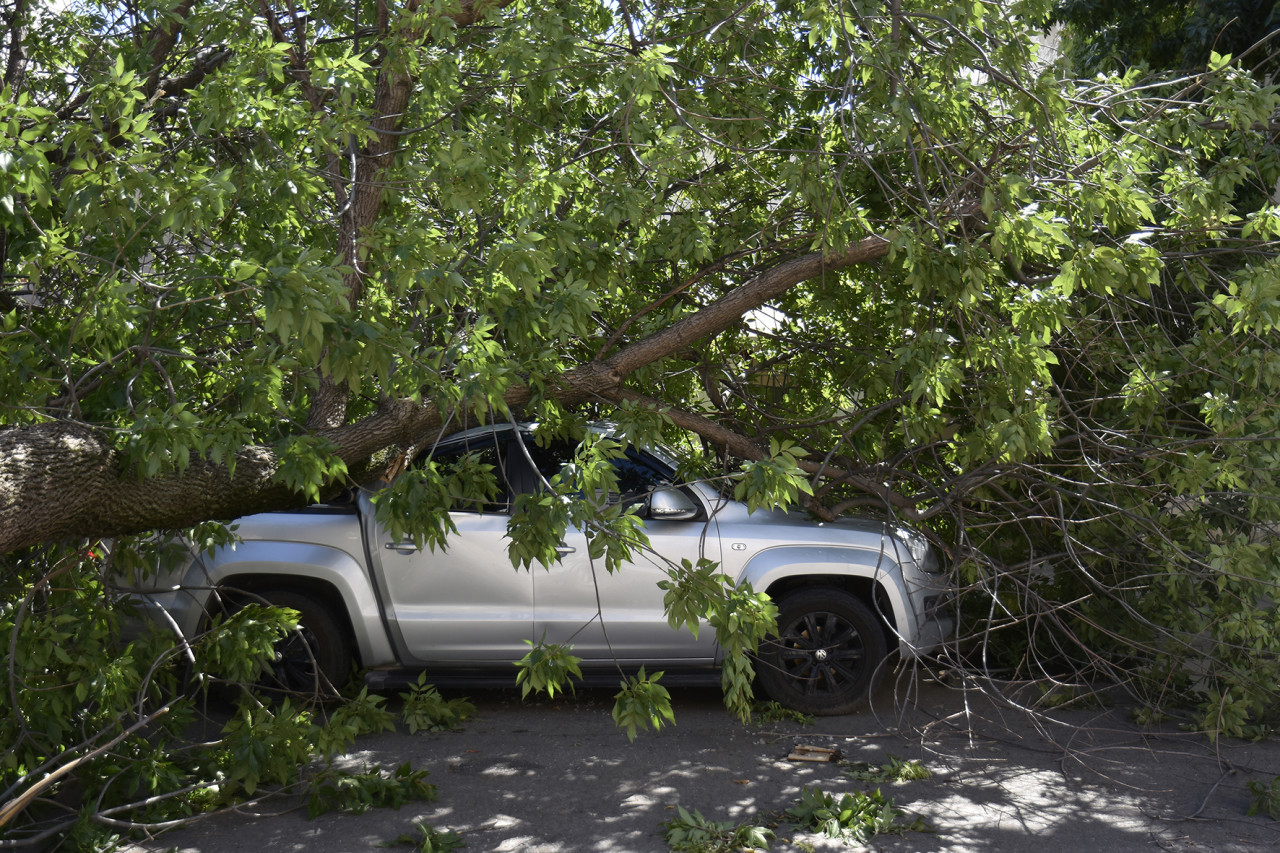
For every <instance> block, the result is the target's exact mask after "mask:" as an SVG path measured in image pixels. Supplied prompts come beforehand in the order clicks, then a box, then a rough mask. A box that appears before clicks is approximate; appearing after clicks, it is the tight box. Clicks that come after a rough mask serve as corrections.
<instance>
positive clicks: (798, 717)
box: [751, 700, 814, 726]
mask: <svg viewBox="0 0 1280 853" xmlns="http://www.w3.org/2000/svg"><path fill="white" fill-rule="evenodd" d="M751 716H752V719H754V720H756V721H757V722H760V723H798V724H799V725H802V726H811V725H813V722H814V717H813V715H812V714H806V713H804V712H803V711H797V710H795V709H794V708H788V707H787V706H785V705H780V704H778V703H777V702H774V701H772V700H771V701H768V702H757V703H756V704H755V705H753V706H752V708H751Z"/></svg>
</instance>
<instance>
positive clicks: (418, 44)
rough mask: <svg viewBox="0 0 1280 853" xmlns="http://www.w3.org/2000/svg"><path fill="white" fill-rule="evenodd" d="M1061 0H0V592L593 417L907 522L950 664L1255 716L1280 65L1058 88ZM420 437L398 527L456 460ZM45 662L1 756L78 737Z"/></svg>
mask: <svg viewBox="0 0 1280 853" xmlns="http://www.w3.org/2000/svg"><path fill="white" fill-rule="evenodd" d="M1052 6H1053V4H1052V3H1051V2H1049V0H966V2H945V3H944V2H936V0H885V1H884V2H882V0H815V2H790V0H783V2H776V3H773V2H770V3H755V2H747V3H719V2H708V3H703V4H696V5H689V6H673V5H671V4H668V3H665V2H632V0H627V2H619V3H596V2H592V0H559V1H558V2H554V3H543V4H528V3H523V2H492V3H480V2H462V3H452V2H449V1H448V0H438V2H429V3H424V2H418V0H409V2H405V3H402V4H395V3H390V2H386V0H372V2H361V0H356V2H353V3H343V4H337V3H329V2H318V3H315V4H313V5H312V6H311V7H310V8H309V9H306V10H303V9H301V8H299V7H297V6H296V5H293V4H283V5H282V4H272V3H269V2H266V0H263V2H259V3H238V2H231V3H216V4H215V3H201V2H198V0H177V2H152V1H151V0H145V1H144V2H140V3H133V4H113V3H74V4H69V5H64V4H43V3H40V2H36V0H7V2H6V3H5V5H4V6H3V7H2V8H3V15H4V18H5V21H6V23H7V34H6V35H5V40H4V45H3V48H2V49H0V57H3V62H2V63H0V67H2V68H3V69H4V72H3V73H4V89H3V95H2V96H0V264H2V265H0V276H2V277H0V314H2V315H3V329H2V330H0V355H2V356H3V364H4V369H3V370H0V552H2V553H6V554H7V555H8V556H7V557H6V558H5V560H6V562H5V566H6V568H5V572H6V575H5V596H6V598H5V600H6V602H13V604H12V605H10V604H6V607H8V608H9V609H8V610H5V611H4V613H5V614H8V615H6V616H5V617H4V619H3V620H0V624H4V625H5V627H6V629H7V630H8V631H9V632H10V633H11V634H12V636H14V637H20V636H26V635H24V634H22V632H23V631H25V630H30V631H33V632H35V633H32V634H31V636H32V637H35V636H37V635H38V634H39V631H46V630H48V631H53V630H55V629H54V628H53V627H50V626H52V625H54V624H55V623H56V621H57V619H58V618H61V616H64V615H66V613H67V612H71V611H69V610H67V609H66V608H69V607H70V606H71V605H70V604H68V602H67V600H66V599H58V598H57V596H56V595H55V594H54V590H61V591H62V592H63V593H66V594H69V595H73V597H75V596H79V598H76V600H77V601H80V600H81V599H83V601H84V602H85V603H83V606H84V607H87V608H90V610H91V611H92V612H95V613H96V612H97V611H96V610H93V609H92V608H93V607H94V606H96V605H94V602H100V601H101V598H102V592H101V589H100V587H98V586H95V585H94V584H95V581H94V580H93V578H94V577H96V575H95V572H96V564H95V563H94V562H93V561H92V560H86V559H84V557H83V553H84V552H83V550H82V549H80V546H81V544H82V543H85V542H89V541H92V540H95V539H97V538H101V537H122V536H126V535H130V534H144V533H146V532H148V531H153V530H159V529H173V528H185V527H190V526H193V525H197V524H200V523H201V522H204V521H207V520H210V519H228V518H233V517H236V516H239V515H242V514H245V513H247V512H251V511H256V510H263V509H271V508H282V507H287V506H295V505H301V504H305V503H307V502H309V501H312V500H314V499H316V498H317V497H321V496H324V495H327V494H330V493H332V492H334V491H336V490H339V489H342V488H345V487H346V486H348V485H350V484H352V483H360V482H366V481H368V480H369V479H371V478H373V477H375V476H377V475H379V474H382V473H385V472H386V471H387V470H389V469H391V468H393V467H394V466H396V465H397V464H398V460H400V459H402V458H403V457H404V456H405V455H406V454H410V453H414V452H416V451H417V450H419V449H421V448H424V447H429V446H431V444H432V442H434V441H435V440H436V438H437V437H438V436H439V435H440V434H442V433H444V432H449V431H453V430H456V429H460V428H462V427H464V426H467V425H472V424H475V423H477V422H480V421H489V420H505V419H508V418H519V419H531V420H538V421H540V422H542V423H544V424H547V425H549V427H553V428H557V429H561V430H564V431H572V430H573V429H574V425H575V424H580V423H581V421H583V420H585V419H589V418H601V417H603V418H607V419H611V420H614V421H616V422H618V423H619V424H620V425H621V427H622V428H623V431H624V433H625V434H628V435H637V436H639V435H653V434H656V433H657V432H659V431H665V432H666V433H667V434H668V436H669V437H672V438H674V437H675V435H676V433H677V431H680V434H684V435H688V434H693V435H696V436H698V437H700V439H701V440H702V442H701V444H699V445H690V444H686V453H687V454H688V455H689V456H690V457H691V458H693V457H700V458H701V459H702V464H703V465H704V468H705V467H707V466H711V467H717V468H718V470H719V471H720V472H722V473H723V474H724V475H726V476H736V477H738V478H739V479H740V480H741V482H742V483H743V486H742V488H743V489H744V490H745V493H746V494H747V495H748V496H749V497H751V498H752V499H753V500H756V501H758V502H761V503H787V502H791V501H793V500H797V499H798V500H800V501H802V502H803V503H804V505H805V506H806V507H807V508H808V509H809V510H810V511H811V512H814V513H816V514H818V515H820V516H824V517H832V516H835V515H839V514H841V513H845V512H850V511H863V512H874V513H876V514H879V515H881V516H884V517H888V518H892V519H897V520H902V521H907V522H911V523H913V524H916V525H919V526H921V527H922V528H924V529H926V530H927V531H928V532H929V534H930V535H931V537H932V538H933V540H934V542H935V544H937V545H938V546H939V547H940V548H941V549H942V550H943V551H944V553H945V554H946V555H947V556H948V558H949V560H950V563H951V566H952V572H953V575H954V578H955V581H956V586H957V589H958V590H960V592H961V593H962V595H963V599H962V600H964V601H969V602H973V601H975V600H976V601H980V602H981V604H980V606H978V607H970V608H966V609H965V610H964V612H965V613H966V614H977V615H972V616H971V617H966V620H965V621H964V623H963V624H964V631H965V634H964V636H962V637H960V638H957V643H956V644H955V646H954V647H953V648H952V649H951V653H952V654H953V656H954V662H956V663H957V664H960V665H968V663H969V662H971V661H973V660H980V661H985V662H986V665H987V666H988V667H989V670H988V674H990V675H995V676H999V677H1001V678H1008V679H1015V680H1016V679H1026V678H1033V677H1037V676H1040V675H1044V674H1052V675H1054V677H1055V678H1057V679H1058V680H1060V681H1061V680H1062V679H1063V678H1064V677H1065V678H1067V679H1068V680H1070V677H1074V676H1079V677H1080V679H1079V683H1080V684H1084V685H1087V684H1092V683H1095V682H1096V680H1097V679H1099V678H1103V679H1105V680H1106V681H1107V682H1108V683H1119V684H1122V685H1125V686H1127V687H1128V688H1129V689H1130V690H1131V691H1132V692H1133V693H1134V695H1136V696H1138V697H1139V698H1140V699H1142V701H1144V702H1146V703H1148V704H1149V705H1150V706H1151V707H1153V708H1156V709H1166V708H1167V707H1168V706H1170V705H1171V704H1176V703H1177V702H1190V703H1191V704H1193V705H1195V704H1198V706H1199V708H1200V716H1199V717H1198V718H1197V719H1198V720H1199V721H1200V722H1201V723H1202V724H1203V725H1204V726H1205V727H1206V728H1208V729H1210V730H1213V731H1229V732H1234V733H1240V732H1243V731H1246V730H1249V729H1248V727H1250V726H1254V725H1257V724H1258V723H1259V722H1260V721H1263V720H1265V718H1266V716H1267V714H1268V713H1270V712H1271V711H1273V710H1274V707H1275V699H1276V695H1275V684H1276V683H1277V681H1278V679H1277V676H1280V658H1278V657H1277V654H1278V653H1280V630H1278V629H1277V627H1276V625H1277V622H1276V620H1275V618H1274V612H1273V611H1274V604H1273V596H1274V587H1275V584H1276V582H1277V581H1280V558H1278V557H1277V550H1276V533H1277V525H1278V524H1280V499H1278V498H1280V488H1278V486H1277V483H1276V472H1277V470H1278V469H1280V439H1278V438H1277V436H1278V435H1280V407H1278V405H1277V403H1278V401H1280V355H1278V354H1277V352H1276V326H1277V323H1280V261H1277V258H1276V252H1275V248H1276V241H1277V239H1278V238H1280V208H1278V207H1277V203H1276V192H1277V180H1278V179H1280V156H1278V155H1280V147H1277V144H1276V143H1277V140H1276V133H1277V123H1276V122H1277V109H1280V98H1278V97H1277V94H1276V91H1275V89H1274V88H1273V87H1271V86H1269V85H1266V83H1265V82H1264V81H1262V80H1260V79H1259V78H1258V77H1256V76H1254V75H1251V74H1250V73H1248V71H1247V70H1245V69H1243V68H1242V67H1241V66H1240V65H1239V64H1238V63H1236V62H1234V61H1233V60H1232V58H1231V57H1230V56H1227V55H1226V54H1225V52H1222V53H1221V55H1220V53H1213V54H1212V55H1211V56H1208V57H1206V64H1205V65H1203V66H1202V67H1199V68H1197V69H1196V70H1195V72H1194V74H1193V75H1192V76H1190V77H1182V78H1179V79H1177V80H1171V81H1169V82H1167V83H1166V82H1161V80H1160V79H1158V78H1157V79H1150V78H1146V79H1143V80H1142V81H1141V85H1137V84H1138V83H1139V79H1138V78H1137V77H1136V76H1130V77H1127V78H1126V77H1116V78H1107V77H1096V78H1094V79H1090V80H1083V81H1076V80H1073V79H1069V78H1068V77H1066V76H1065V75H1064V73H1063V72H1062V70H1061V69H1060V68H1059V67H1058V66H1056V65H1055V64H1054V63H1053V62H1052V61H1051V60H1050V58H1049V57H1044V56H1040V55H1039V52H1038V50H1039V48H1038V45H1039V44H1040V40H1039V28H1040V27H1041V25H1042V24H1043V22H1044V21H1045V20H1047V18H1048V16H1049V15H1050V12H1051V11H1052V9H1051V7H1052ZM448 473H449V472H439V476H438V477H436V478H434V479H433V478H425V479H423V480H421V481H418V483H419V485H418V486H417V488H420V489H421V490H422V494H421V495H419V498H420V500H419V505H421V506H425V507H432V508H434V510H433V511H430V512H424V513H423V514H422V515H421V517H417V518H414V519H411V520H409V521H408V522H407V523H408V525H409V526H410V527H411V528H412V529H413V530H414V531H415V532H417V533H419V534H420V535H436V533H440V534H441V535H443V531H444V528H443V527H442V525H443V524H444V522H443V521H442V515H441V510H442V509H443V508H444V507H447V505H448V502H449V500H450V499H454V498H457V497H460V496H462V494H463V493H465V492H468V491H469V490H472V489H482V488H483V487H484V483H483V482H479V481H478V480H476V479H475V478H473V479H471V480H467V479H466V478H460V477H449V476H446V475H447V474H448ZM480 479H483V478H482V477H481V478H480ZM445 482H448V483H450V484H451V485H452V486H453V488H454V492H453V493H447V492H446V491H444V490H443V489H442V488H441V486H442V484H443V483H445ZM607 522H608V519H604V520H603V521H602V524H603V527H602V528H601V529H602V530H603V531H604V532H605V534H607V533H608V530H609V525H608V523H607ZM123 541H124V540H121V542H123ZM58 547H69V548H70V549H71V550H70V551H67V552H59V551H56V550H55V549H56V548H58ZM122 547H123V546H122ZM77 549H80V550H77ZM60 555H63V556H60ZM77 555H78V556H77ZM115 558H116V557H115V556H114V555H113V559H115ZM548 559H550V557H549V556H548ZM58 577H63V578H66V579H67V580H66V582H65V583H63V584H61V585H59V584H56V583H51V581H52V579H54V578H58ZM77 606H80V605H77ZM59 608H62V609H59ZM41 613H43V614H44V615H45V616H47V617H48V618H49V619H50V620H53V621H51V622H45V623H38V622H37V621H36V617H37V616H38V615H39V614H41ZM6 620H7V621H6ZM38 624H39V625H43V626H44V627H42V628H39V629H38V630H37V628H35V627H30V626H36V625H38ZM23 626H28V627H23ZM57 630H61V629H57ZM103 630H104V631H105V630H106V628H104V629H103ZM39 636H45V635H43V634H39ZM32 642H34V640H33V641H32ZM974 644H977V645H979V646H980V652H981V654H979V655H977V656H976V657H972V658H966V657H963V656H964V655H965V654H966V649H968V648H970V647H971V646H972V645H974ZM31 666H32V667H33V668H32V669H30V670H24V671H19V670H18V669H16V668H14V667H12V666H11V670H10V674H9V678H10V686H11V688H12V689H11V690H9V691H7V693H6V695H7V696H9V702H10V706H9V714H10V715H11V716H12V717H13V718H14V719H17V720H18V721H19V724H14V725H16V726H17V728H14V729H11V731H12V732H13V733H14V738H13V740H12V741H11V742H13V743H14V744H16V746H15V747H13V748H12V749H10V751H9V752H8V753H6V756H7V757H6V761H7V764H6V765H5V766H6V772H10V771H14V772H17V768H23V769H22V772H26V771H28V770H30V769H31V768H32V767H34V766H39V765H40V763H41V761H42V760H44V759H42V758H38V756H40V755H44V756H45V757H46V758H47V757H48V755H50V754H54V753H56V752H57V749H56V748H55V747H54V746H52V744H56V743H57V742H58V737H59V736H55V735H53V734H50V735H49V736H48V737H47V738H44V737H42V736H37V735H36V734H33V733H32V730H31V728H30V726H29V725H28V724H27V722H24V721H27V720H29V719H31V718H32V714H33V713H34V712H33V711H32V709H31V707H27V706H25V705H24V704H23V703H25V702H28V701H29V700H32V697H34V696H36V695H37V693H38V695H39V696H40V697H42V698H41V701H44V699H47V698H48V696H50V695H53V692H52V683H53V682H56V683H57V684H58V685H60V686H61V687H67V688H68V689H74V683H75V679H73V678H70V677H66V678H63V676H58V675H55V676H50V678H51V679H52V682H51V683H50V685H49V687H50V690H48V691H45V692H37V691H31V692H29V693H24V691H23V689H22V685H23V684H28V685H30V684H34V683H35V682H36V680H38V677H37V675H36V674H34V673H40V672H54V670H51V669H49V666H50V664H49V663H48V661H47V660H46V659H43V658H42V659H40V660H34V661H33V662H32V664H31ZM41 667H44V669H41ZM39 677H44V676H39ZM24 679H26V681H24ZM147 683H150V682H147ZM139 689H141V688H139ZM148 689H149V688H148ZM143 692H145V690H144V691H143ZM95 701H97V703H98V704H96V705H93V709H94V710H92V711H91V712H90V711H86V712H85V713H101V715H102V718H103V719H110V720H114V721H115V723H114V724H115V725H117V727H118V728H119V730H120V731H125V730H128V729H129V727H130V726H132V725H135V724H139V720H140V719H141V718H142V717H145V714H142V713H141V712H137V713H135V712H136V710H137V708H138V707H142V706H144V705H146V703H145V702H139V703H137V705H136V706H135V705H132V704H130V701H125V700H124V699H122V698H121V696H115V698H108V697H106V696H105V695H104V696H102V697H99V699H98V700H95ZM82 704H83V703H82ZM91 704H92V703H91ZM131 709H132V710H131ZM147 713H150V712H147ZM131 714H132V715H133V716H131ZM98 722H99V723H101V722H102V720H101V719H100V720H99V721H98ZM83 725H85V726H86V727H88V726H89V723H87V722H85V723H83ZM23 750H27V751H26V752H24V751H23ZM42 750H43V752H42Z"/></svg>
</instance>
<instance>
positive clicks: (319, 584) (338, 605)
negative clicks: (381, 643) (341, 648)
mask: <svg viewBox="0 0 1280 853" xmlns="http://www.w3.org/2000/svg"><path fill="white" fill-rule="evenodd" d="M218 590H219V592H222V593H224V594H226V593H233V594H234V593H238V592H243V593H248V594H249V595H250V596H259V595H260V596H263V597H264V598H269V596H267V595H266V593H269V592H275V591H277V590H279V591H285V592H292V593H295V594H297V595H303V596H306V597H307V598H311V599H313V600H315V601H318V602H320V603H321V604H323V605H324V606H325V607H326V608H328V609H329V612H330V613H332V614H333V615H334V617H335V618H336V619H338V621H339V625H340V627H341V628H342V629H343V630H345V631H346V632H347V636H349V637H352V638H354V637H355V627H354V625H353V624H352V621H351V614H350V613H349V612H348V611H347V605H346V602H345V601H344V600H343V598H342V593H341V592H339V590H338V588H337V587H336V586H334V585H333V584H332V583H330V582H329V581H325V580H316V579H314V578H304V577H302V576H300V575H290V574H273V573H270V572H263V573H253V574H235V575H228V576H227V577H224V578H222V579H221V580H220V581H219V582H218ZM353 651H354V652H355V656H356V659H357V661H359V662H360V663H361V665H363V661H362V660H361V654H360V649H359V646H358V644H356V647H355V648H354V649H353Z"/></svg>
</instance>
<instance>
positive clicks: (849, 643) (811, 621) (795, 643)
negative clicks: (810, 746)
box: [758, 587, 888, 716]
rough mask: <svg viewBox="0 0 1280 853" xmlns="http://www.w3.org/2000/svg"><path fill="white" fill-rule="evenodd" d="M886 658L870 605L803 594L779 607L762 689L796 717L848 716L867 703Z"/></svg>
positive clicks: (838, 593) (819, 591)
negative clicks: (874, 679)
mask: <svg viewBox="0 0 1280 853" xmlns="http://www.w3.org/2000/svg"><path fill="white" fill-rule="evenodd" d="M886 654H888V652H887V650H886V645H885V638H884V631H883V630H882V629H881V627H880V620H879V619H878V618H876V615H875V614H874V613H872V612H871V609H870V608H869V607H867V605H866V604H865V603H863V602H862V601H861V600H859V599H857V598H854V597H853V596H852V595H849V594H848V593H846V592H843V591H842V590H838V589H830V588H826V587H816V588H812V589H804V590H800V591H798V592H795V593H792V594H791V595H788V596H787V597H786V598H784V599H782V600H781V601H780V602H778V636H777V637H776V638H773V637H771V638H769V639H768V640H766V641H764V642H763V643H761V644H760V651H759V656H758V659H759V674H760V683H761V685H762V686H763V687H764V689H765V692H766V693H768V694H769V696H770V697H772V698H773V699H775V700H777V701H778V702H780V703H782V704H783V705H786V706H788V707H790V708H794V709H795V710H797V711H803V712H804V713H806V714H817V715H822V716H831V715H836V714H847V713H849V712H850V711H852V710H853V709H854V708H856V707H857V706H858V705H859V704H860V703H861V702H862V701H863V700H865V699H866V697H867V693H868V692H869V691H870V689H871V681H872V678H873V676H874V675H875V673H876V670H877V669H878V668H879V667H880V663H881V662H882V661H883V660H884V658H885V655H886Z"/></svg>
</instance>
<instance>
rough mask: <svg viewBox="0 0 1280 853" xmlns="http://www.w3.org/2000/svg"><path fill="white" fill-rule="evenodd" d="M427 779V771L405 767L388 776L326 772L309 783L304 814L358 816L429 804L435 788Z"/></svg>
mask: <svg viewBox="0 0 1280 853" xmlns="http://www.w3.org/2000/svg"><path fill="white" fill-rule="evenodd" d="M426 778H427V771H426V770H414V769H413V768H412V767H410V766H409V765H408V764H401V765H400V766H399V767H397V768H396V769H395V770H394V771H392V772H390V773H388V772H386V771H384V770H382V769H381V768H372V769H369V770H366V771H364V772H363V773H351V772H348V771H345V770H334V769H332V768H329V769H326V770H325V771H323V772H321V773H319V774H317V775H316V776H314V777H312V778H311V780H310V781H309V783H308V788H309V792H308V798H307V813H308V815H309V816H310V817H316V816H317V815H321V814H324V813H325V812H331V811H342V812H349V813H351V814H361V813H363V812H366V811H368V810H369V809H373V808H393V809H399V808H400V807H401V806H403V805H405V804H406V803H411V802H431V801H432V800H434V799H435V798H436V786H435V785H431V784H429V783H427V782H426ZM428 849H432V848H428Z"/></svg>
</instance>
